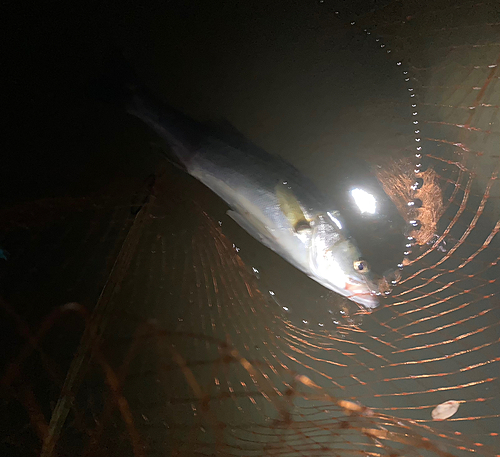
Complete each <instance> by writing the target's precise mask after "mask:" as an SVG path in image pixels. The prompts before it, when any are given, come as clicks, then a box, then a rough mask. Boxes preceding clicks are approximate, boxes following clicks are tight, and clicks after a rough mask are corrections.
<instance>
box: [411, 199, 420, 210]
mask: <svg viewBox="0 0 500 457" xmlns="http://www.w3.org/2000/svg"><path fill="white" fill-rule="evenodd" d="M412 203H413V206H414V207H415V208H422V200H420V198H416V199H415V200H413V202H412Z"/></svg>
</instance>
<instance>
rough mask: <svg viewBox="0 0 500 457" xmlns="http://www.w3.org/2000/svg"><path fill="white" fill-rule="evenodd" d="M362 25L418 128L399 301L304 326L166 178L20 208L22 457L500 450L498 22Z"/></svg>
mask: <svg viewBox="0 0 500 457" xmlns="http://www.w3.org/2000/svg"><path fill="white" fill-rule="evenodd" d="M354 22H355V23H354V24H353V25H352V26H349V27H355V28H357V30H358V32H359V34H361V35H363V34H365V35H367V36H369V37H371V38H373V40H376V41H375V43H377V45H376V46H378V47H381V52H382V53H384V54H385V53H387V54H391V55H390V56H388V57H387V58H390V59H394V66H395V69H396V70H395V71H400V72H401V77H402V78H403V79H407V84H408V87H407V89H408V100H402V101H401V106H403V107H408V109H410V111H411V119H412V122H413V121H415V122H416V123H415V124H413V126H414V136H413V137H412V138H411V141H410V142H409V143H408V144H407V145H406V146H405V147H403V148H401V149H400V150H398V151H394V154H393V155H392V156H391V157H392V159H391V160H390V161H388V162H387V163H385V164H384V165H383V166H382V167H381V168H380V171H379V174H378V178H379V180H380V182H381V184H382V186H383V187H384V190H385V192H386V193H387V195H388V196H389V197H390V198H391V199H392V200H393V202H394V203H395V205H396V206H397V207H398V208H399V210H400V213H401V215H402V217H403V218H404V219H405V220H406V221H407V222H408V224H409V229H408V231H407V233H406V237H407V241H408V243H407V247H406V251H405V254H404V258H403V260H402V265H401V267H402V269H401V270H400V276H398V278H399V282H398V284H397V285H396V286H395V287H394V288H393V290H392V292H391V294H390V295H389V296H388V297H387V298H386V299H384V300H383V301H382V303H381V306H380V307H379V308H377V309H375V310H374V311H373V312H371V313H368V312H364V311H362V310H360V309H359V308H357V307H356V306H353V305H352V303H350V302H348V303H347V304H346V302H344V301H342V302H341V303H342V305H341V306H339V307H338V308H337V311H336V313H334V315H333V316H332V318H331V323H330V324H333V325H330V327H329V328H328V330H321V329H320V328H318V327H317V326H316V327H314V328H313V327H307V326H300V325H298V324H297V323H296V322H292V321H291V320H289V319H288V318H287V315H286V313H284V311H283V307H281V308H280V307H279V306H277V302H276V300H275V299H274V298H273V296H272V294H270V293H269V292H268V291H267V290H266V288H265V287H264V283H263V282H262V281H261V280H260V279H259V275H258V274H257V272H256V271H254V270H252V268H251V266H250V265H247V264H246V263H245V262H244V260H242V256H240V253H239V252H238V249H237V248H236V247H235V245H234V244H233V241H232V240H231V238H230V237H229V236H228V235H227V234H226V233H225V231H224V226H221V224H220V223H219V221H218V220H217V219H216V218H214V216H213V215H211V214H210V212H209V211H208V210H207V209H206V206H205V205H204V204H202V203H200V201H199V198H196V197H195V196H196V192H195V193H194V194H192V193H187V192H186V191H185V189H186V185H188V186H190V187H193V186H194V187H196V189H197V190H196V191H197V192H200V189H201V186H198V184H197V183H194V184H193V182H192V181H191V180H189V178H186V177H184V176H183V175H182V174H181V173H180V172H177V171H176V170H175V169H170V168H165V169H161V167H162V166H163V165H159V166H158V169H157V170H156V171H155V177H154V179H153V178H150V179H147V180H146V181H144V178H145V176H142V177H140V179H139V178H138V179H136V180H132V179H130V178H129V179H127V180H125V181H117V182H115V183H114V184H113V185H111V186H110V187H108V188H106V189H103V190H101V191H100V192H98V193H96V194H95V195H90V196H86V197H85V198H69V197H68V198H65V199H46V200H39V201H35V202H31V203H26V204H20V205H17V206H14V207H12V208H11V209H10V210H9V212H6V213H5V217H4V218H3V222H2V224H3V227H2V229H3V232H4V233H5V236H4V239H5V244H6V245H8V246H9V250H10V251H15V254H12V256H11V257H10V258H8V260H7V261H6V262H3V263H2V271H1V274H2V281H3V282H4V284H6V283H9V282H12V283H13V284H15V285H16V287H15V290H14V291H12V290H11V291H10V292H9V293H6V294H5V297H4V298H3V299H2V301H1V306H0V309H1V310H2V311H1V312H2V343H3V346H4V347H11V348H13V349H12V351H11V352H10V353H9V357H8V358H7V359H6V360H3V367H4V368H3V371H2V377H1V379H2V391H3V397H2V402H3V408H2V409H3V413H2V417H1V421H2V424H1V429H2V447H3V448H4V453H3V455H38V454H41V455H43V456H52V455H92V456H93V455H134V456H146V455H147V456H152V455H199V456H209V455H228V456H254V455H255V456H261V455H281V456H288V455H290V456H298V455H307V456H311V455H336V456H341V455H342V456H347V455H370V456H378V455H384V456H403V455H404V456H410V455H415V456H417V455H418V456H434V455H436V456H466V455H472V454H476V455H484V456H494V455H499V451H498V450H499V449H500V442H499V437H498V433H499V426H498V425H499V413H498V411H499V408H500V391H499V383H498V370H499V361H500V356H499V336H498V335H499V332H498V325H499V322H500V306H499V292H498V291H499V290H500V284H499V280H498V278H499V274H498V265H497V262H498V258H499V253H500V243H499V238H498V231H499V229H500V220H499V214H500V200H499V196H500V188H499V181H498V179H497V178H498V171H499V165H500V156H499V145H500V143H499V135H500V132H499V123H498V122H499V119H498V110H499V97H500V90H499V87H498V62H499V49H500V40H499V38H498V30H499V27H500V25H499V24H500V22H499V20H498V10H497V7H496V5H495V4H494V3H491V4H489V3H487V2H486V3H473V2H471V3H468V2H461V3H460V4H459V5H455V3H453V2H449V3H448V2H436V3H434V4H433V5H432V8H429V7H426V8H424V7H422V6H421V5H419V4H418V2H417V3H413V2H405V3H400V2H394V3H390V4H389V5H388V6H387V7H385V8H383V9H381V10H378V11H375V12H374V13H372V14H370V15H368V16H363V17H361V18H358V19H357V20H356V21H354ZM371 38H370V39H371ZM367 39H368V38H367ZM387 51H390V52H387ZM412 95H414V96H412ZM413 105H414V106H413ZM413 113H416V114H415V115H413ZM186 179H187V180H189V182H187V181H185V180H186ZM183 180H184V181H183ZM182 182H184V186H182V185H179V183H181V184H182ZM186 182H187V184H186ZM197 186H198V187H197ZM124 189H127V190H126V191H124ZM179 189H181V190H179ZM182 189H184V190H182ZM207 195H208V194H207ZM204 198H208V197H204ZM181 220H182V221H183V223H182V224H179V221H181ZM14 248H16V249H14ZM26 265H30V267H29V268H26ZM391 287H392V286H391ZM4 289H5V287H4ZM75 297H78V299H77V300H75ZM50 303H52V306H49V309H53V311H52V312H51V313H49V314H48V315H47V313H46V312H45V311H43V310H46V309H47V306H48V305H49V304H50ZM280 304H281V305H283V303H280ZM285 305H286V304H285ZM285 308H286V306H285ZM450 401H451V402H452V403H451V405H452V407H453V406H454V407H455V408H456V406H458V410H457V411H456V412H455V414H453V415H451V417H449V418H446V420H436V419H440V418H441V419H444V418H445V417H439V416H436V415H435V414H436V413H434V418H433V415H432V412H433V410H435V408H436V407H437V406H438V405H441V404H443V403H445V402H450Z"/></svg>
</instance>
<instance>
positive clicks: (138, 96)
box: [90, 53, 204, 169]
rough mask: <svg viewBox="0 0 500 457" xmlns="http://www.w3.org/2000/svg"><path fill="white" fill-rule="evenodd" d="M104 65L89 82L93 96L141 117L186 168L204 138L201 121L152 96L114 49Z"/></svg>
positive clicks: (121, 55)
mask: <svg viewBox="0 0 500 457" xmlns="http://www.w3.org/2000/svg"><path fill="white" fill-rule="evenodd" d="M106 67H107V69H106V72H105V75H102V76H100V77H99V78H98V79H96V80H94V81H92V83H91V88H90V93H91V95H92V96H93V98H96V99H98V100H100V101H101V102H104V103H110V104H114V105H118V106H121V107H122V109H124V110H125V111H126V112H128V113H129V114H131V115H133V116H135V117H137V118H139V119H141V120H142V121H143V122H144V123H145V124H146V125H148V126H149V127H150V128H152V129H153V130H154V131H155V132H156V133H157V134H158V135H159V136H160V137H161V138H162V139H164V140H165V141H166V142H167V144H168V145H169V146H170V148H171V150H172V152H173V154H174V155H175V157H176V158H177V160H179V161H180V162H181V164H182V165H183V166H184V167H185V168H186V169H189V162H190V160H191V158H192V157H193V155H194V154H195V153H196V152H197V151H198V150H199V149H200V147H201V143H202V141H203V134H202V132H203V130H204V129H203V128H202V127H201V125H200V124H199V123H198V122H196V121H194V120H193V119H190V118H189V117H187V116H186V115H184V114H183V113H181V112H180V111H178V110H176V109H174V108H172V107H171V106H169V105H168V104H166V103H164V102H162V101H161V98H160V97H157V96H155V95H154V94H153V93H152V92H151V91H150V90H149V89H148V88H147V87H146V86H145V84H143V83H142V81H141V80H140V78H139V77H138V76H137V74H136V73H135V71H134V70H133V68H132V67H131V65H130V64H129V63H128V61H127V60H126V58H125V57H124V56H123V54H122V53H115V54H114V55H113V56H112V58H111V59H110V60H109V62H108V64H107V65H106Z"/></svg>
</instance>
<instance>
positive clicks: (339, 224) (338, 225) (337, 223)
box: [326, 212, 342, 230]
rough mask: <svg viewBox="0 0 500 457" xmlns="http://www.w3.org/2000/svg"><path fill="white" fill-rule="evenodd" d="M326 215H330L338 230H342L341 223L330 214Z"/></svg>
mask: <svg viewBox="0 0 500 457" xmlns="http://www.w3.org/2000/svg"><path fill="white" fill-rule="evenodd" d="M326 214H328V217H329V218H330V219H331V220H332V222H333V223H334V224H335V225H336V226H337V228H338V229H339V230H342V224H341V223H340V221H339V220H338V219H337V218H336V217H335V216H334V215H333V214H332V213H330V212H327V213H326Z"/></svg>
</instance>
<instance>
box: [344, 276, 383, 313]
mask: <svg viewBox="0 0 500 457" xmlns="http://www.w3.org/2000/svg"><path fill="white" fill-rule="evenodd" d="M345 290H346V291H347V292H348V295H347V298H348V299H349V300H352V301H353V302H355V303H359V304H360V305H363V306H364V307H365V308H376V307H377V306H378V305H379V302H378V299H377V298H376V297H375V296H374V295H373V294H372V293H371V292H369V288H368V287H367V285H366V284H362V283H359V282H358V281H352V282H346V284H345Z"/></svg>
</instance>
